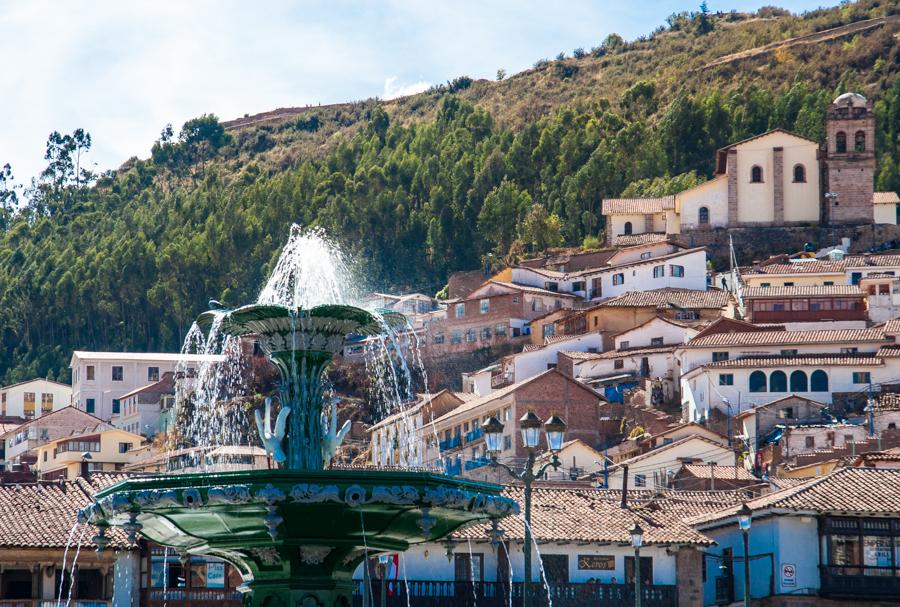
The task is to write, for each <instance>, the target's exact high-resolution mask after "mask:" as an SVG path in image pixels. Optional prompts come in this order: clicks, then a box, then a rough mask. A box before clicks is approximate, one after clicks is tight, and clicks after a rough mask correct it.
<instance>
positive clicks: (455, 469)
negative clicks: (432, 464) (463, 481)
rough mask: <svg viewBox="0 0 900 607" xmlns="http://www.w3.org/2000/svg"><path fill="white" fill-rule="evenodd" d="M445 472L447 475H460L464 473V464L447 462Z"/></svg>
mask: <svg viewBox="0 0 900 607" xmlns="http://www.w3.org/2000/svg"><path fill="white" fill-rule="evenodd" d="M444 474H446V475H447V476H459V475H460V474H462V466H461V465H460V464H452V463H449V462H448V463H447V464H445V465H444Z"/></svg>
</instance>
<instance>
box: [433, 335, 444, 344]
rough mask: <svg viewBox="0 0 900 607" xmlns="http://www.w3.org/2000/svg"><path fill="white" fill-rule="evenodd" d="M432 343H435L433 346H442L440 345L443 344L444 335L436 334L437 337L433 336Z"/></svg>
mask: <svg viewBox="0 0 900 607" xmlns="http://www.w3.org/2000/svg"><path fill="white" fill-rule="evenodd" d="M434 343H435V344H442V343H444V334H443V333H438V334H437V335H435V336H434Z"/></svg>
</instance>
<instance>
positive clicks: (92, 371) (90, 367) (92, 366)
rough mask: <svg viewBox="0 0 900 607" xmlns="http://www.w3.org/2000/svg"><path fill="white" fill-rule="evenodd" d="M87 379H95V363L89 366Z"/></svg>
mask: <svg viewBox="0 0 900 607" xmlns="http://www.w3.org/2000/svg"><path fill="white" fill-rule="evenodd" d="M86 375H87V381H94V365H88V366H87V372H86Z"/></svg>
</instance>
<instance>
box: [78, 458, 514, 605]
mask: <svg viewBox="0 0 900 607" xmlns="http://www.w3.org/2000/svg"><path fill="white" fill-rule="evenodd" d="M500 490H501V487H500V486H498V485H493V484H486V483H477V482H472V481H467V480H463V479H458V478H451V477H447V476H443V475H438V474H433V473H427V472H402V471H393V470H391V471H387V470H378V469H372V470H365V469H363V470H322V471H301V470H245V471H232V472H219V473H216V472H212V473H201V474H182V475H160V476H150V477H139V478H132V479H129V480H126V481H123V482H120V483H118V484H116V485H114V486H112V487H109V488H107V489H104V490H103V491H101V492H99V493H98V494H97V496H96V502H95V503H94V504H93V505H91V506H90V507H89V508H88V509H86V511H85V512H84V513H83V514H84V517H87V518H89V519H90V520H91V522H92V523H93V524H95V525H98V526H100V527H104V526H108V525H117V526H121V527H122V528H124V529H125V530H126V531H128V532H129V533H131V534H132V535H133V536H136V534H137V533H140V535H142V536H144V537H146V538H147V539H149V540H150V541H153V542H156V543H158V544H160V545H163V546H170V547H172V548H175V549H176V550H178V551H179V552H181V553H185V554H203V555H210V556H217V557H221V558H222V559H224V560H226V561H228V562H230V563H231V564H233V565H234V566H235V567H237V568H238V570H239V571H240V572H241V575H242V576H243V579H244V582H245V584H244V586H243V589H244V590H246V591H247V592H249V593H251V594H250V597H248V598H249V600H248V604H250V605H253V606H258V607H264V606H265V607H280V606H283V607H316V606H323V607H342V606H347V607H349V605H350V599H351V592H352V587H353V583H352V575H353V571H354V570H355V569H356V567H357V566H358V565H359V564H360V563H361V562H362V561H363V560H364V559H365V558H366V557H371V556H374V555H377V554H379V553H384V552H401V551H404V550H406V549H407V548H409V546H410V545H411V544H416V543H421V542H425V541H435V540H440V539H442V538H444V537H446V536H448V535H450V534H451V533H453V532H454V531H456V530H457V529H459V528H461V527H463V526H465V525H468V524H471V523H474V522H477V521H484V520H489V519H496V518H500V517H503V516H506V515H508V514H511V513H513V512H515V511H516V510H517V509H518V507H517V505H516V504H515V502H513V501H512V500H510V499H508V498H505V497H501V496H500V495H499V493H500Z"/></svg>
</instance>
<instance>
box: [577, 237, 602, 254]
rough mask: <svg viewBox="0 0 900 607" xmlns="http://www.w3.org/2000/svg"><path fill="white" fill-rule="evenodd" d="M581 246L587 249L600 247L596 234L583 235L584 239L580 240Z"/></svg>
mask: <svg viewBox="0 0 900 607" xmlns="http://www.w3.org/2000/svg"><path fill="white" fill-rule="evenodd" d="M581 248H582V249H585V250H588V249H599V248H600V239H599V238H597V237H596V236H591V235H587V236H585V237H584V240H582V241H581Z"/></svg>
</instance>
